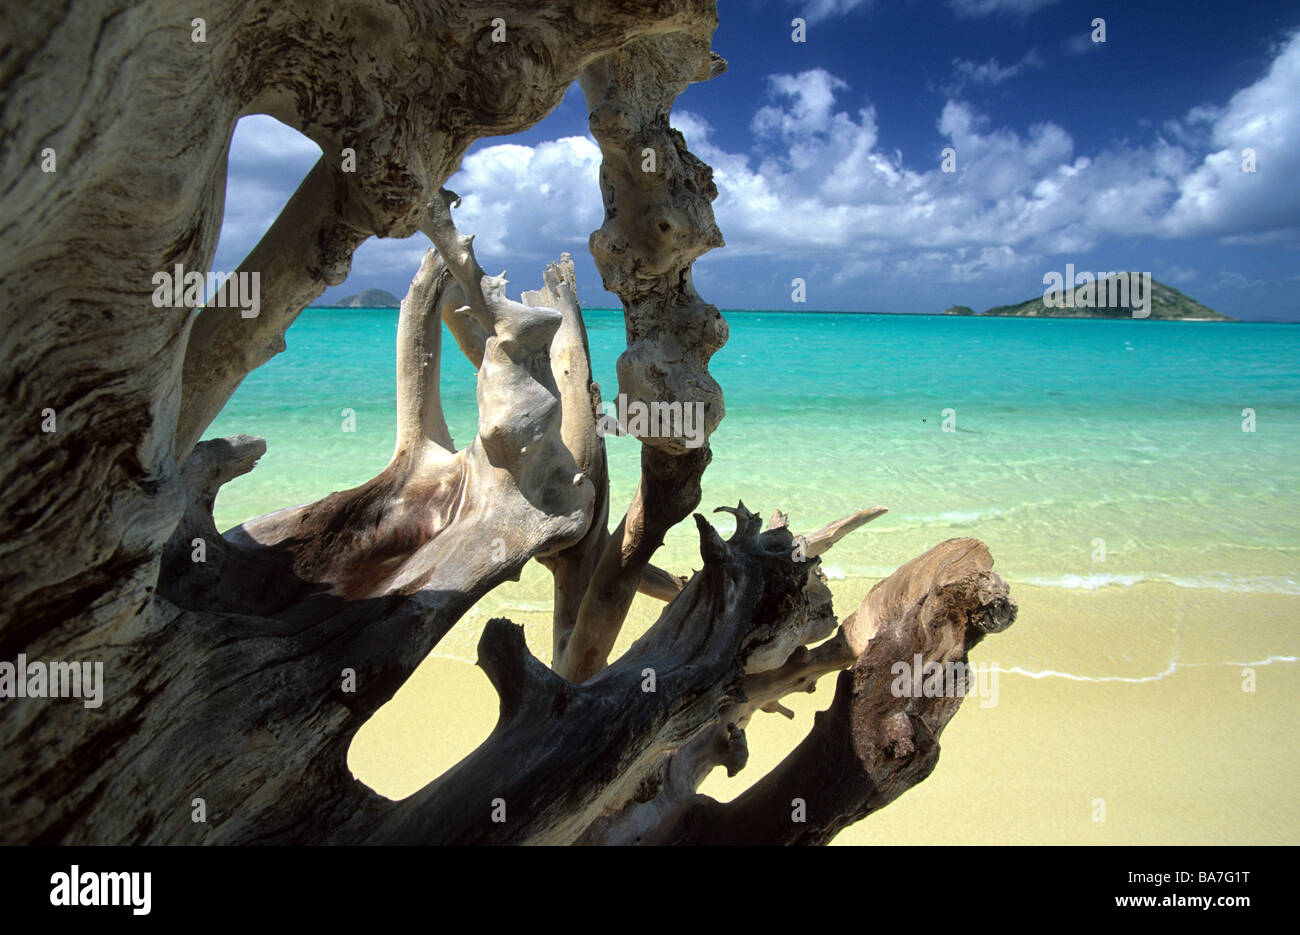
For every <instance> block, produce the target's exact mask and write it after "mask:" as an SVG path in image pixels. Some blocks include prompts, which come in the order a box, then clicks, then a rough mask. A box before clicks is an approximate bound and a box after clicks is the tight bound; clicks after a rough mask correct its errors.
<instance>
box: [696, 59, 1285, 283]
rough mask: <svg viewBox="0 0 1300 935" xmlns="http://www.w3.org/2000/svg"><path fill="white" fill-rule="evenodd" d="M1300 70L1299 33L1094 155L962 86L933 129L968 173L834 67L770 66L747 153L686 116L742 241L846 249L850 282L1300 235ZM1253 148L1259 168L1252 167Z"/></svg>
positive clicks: (719, 209) (736, 242)
mask: <svg viewBox="0 0 1300 935" xmlns="http://www.w3.org/2000/svg"><path fill="white" fill-rule="evenodd" d="M1022 67H1026V66H1023V63H1022ZM1004 71H1005V69H1004ZM972 74H974V70H972ZM989 74H990V76H991V75H992V71H991V70H990V72H989ZM1297 86H1300V36H1296V37H1292V38H1291V40H1290V41H1289V42H1287V43H1286V44H1285V45H1284V46H1283V47H1282V49H1281V51H1280V52H1279V55H1278V57H1277V59H1276V60H1275V61H1274V63H1273V65H1272V67H1271V69H1270V70H1269V72H1268V74H1267V75H1265V76H1264V78H1262V79H1261V80H1260V81H1258V82H1257V83H1256V84H1254V85H1252V86H1250V87H1249V88H1246V89H1244V90H1242V91H1240V92H1239V93H1238V94H1236V95H1235V96H1234V97H1233V98H1232V99H1231V100H1230V101H1229V102H1228V104H1227V105H1226V106H1223V107H1219V108H1216V107H1208V106H1203V107H1197V108H1193V109H1192V110H1191V111H1189V112H1188V114H1187V115H1186V116H1185V117H1184V118H1183V120H1182V121H1176V122H1175V123H1174V127H1175V128H1179V129H1181V131H1182V132H1181V134H1180V135H1179V138H1177V139H1175V140H1174V141H1172V142H1171V141H1169V140H1167V139H1165V135H1162V136H1160V137H1158V138H1157V139H1155V140H1154V141H1152V142H1150V143H1148V144H1146V145H1143V146H1139V147H1125V148H1103V149H1101V150H1100V151H1099V152H1095V153H1093V154H1091V155H1088V154H1080V153H1077V152H1076V145H1075V141H1074V139H1073V138H1072V137H1071V135H1070V134H1069V132H1067V130H1066V129H1065V128H1063V127H1061V126H1059V125H1057V124H1055V123H1051V122H1046V123H1042V124H1038V125H1035V126H1032V127H1030V128H1029V129H1028V130H1027V131H1026V132H1024V133H1017V132H1015V131H1013V130H1009V129H1005V128H996V127H991V126H989V121H988V120H987V118H985V117H984V116H983V115H981V114H980V113H979V112H978V111H977V110H976V109H975V108H973V107H972V106H971V105H970V104H968V103H965V102H962V101H958V100H949V101H948V102H947V103H946V104H945V105H944V107H943V110H942V112H941V113H940V115H939V119H938V122H937V130H938V131H939V134H940V135H941V136H942V137H943V139H944V140H945V142H946V145H948V146H951V147H952V149H954V150H955V152H956V160H957V171H956V172H955V173H945V172H943V171H942V168H941V165H940V154H939V153H938V152H936V153H934V154H933V159H932V160H931V161H930V162H929V165H928V166H925V165H918V164H916V163H915V162H914V163H913V164H911V165H909V164H907V163H905V162H904V160H903V159H902V157H901V156H900V154H898V153H897V152H890V151H888V150H887V149H885V148H884V147H882V146H881V145H880V140H879V130H878V127H877V123H876V114H875V111H874V108H871V107H870V106H868V107H864V108H861V109H859V110H857V112H856V113H851V112H849V111H848V110H847V109H845V108H844V107H843V106H842V105H841V104H840V101H841V100H842V99H843V98H844V97H845V96H847V95H848V94H849V93H850V92H851V89H850V88H849V86H848V85H847V83H846V82H844V81H843V80H842V79H840V78H838V77H836V76H834V75H831V74H829V73H827V72H825V71H823V70H821V69H813V70H810V71H805V72H802V73H799V74H787V75H777V76H773V77H772V78H771V79H770V81H769V96H770V102H769V103H768V104H766V105H765V106H764V107H763V108H762V109H760V110H759V111H758V113H757V114H756V115H755V117H754V120H753V122H752V125H751V129H752V132H753V134H754V141H755V144H754V147H753V150H752V151H751V152H749V153H734V152H727V151H724V150H723V149H721V148H719V147H718V146H715V145H714V144H713V143H712V139H711V130H710V128H709V127H708V125H707V123H705V121H703V120H702V119H700V118H699V117H696V116H694V115H679V116H678V117H677V122H678V126H679V128H680V129H682V131H683V133H684V134H685V136H686V138H687V140H688V142H689V143H690V145H691V146H692V148H693V149H695V150H696V151H698V152H699V153H700V155H701V156H702V157H704V158H705V159H707V160H708V161H709V162H711V163H712V164H713V165H714V168H715V175H716V179H717V182H718V188H719V192H720V195H719V199H718V201H717V203H716V204H715V212H716V213H717V216H718V220H719V223H720V225H721V226H722V229H723V230H724V231H725V232H726V236H727V240H728V244H729V245H731V246H730V247H729V249H728V253H729V254H731V255H740V256H744V255H760V254H762V255H783V256H787V257H798V256H803V257H806V258H808V259H809V260H811V259H813V258H816V257H821V258H824V256H825V251H826V250H827V249H835V250H837V251H838V252H839V255H840V257H841V260H842V262H841V264H840V266H839V267H838V272H837V273H836V274H835V279H836V282H837V284H841V283H845V282H848V281H851V280H852V279H854V278H857V277H862V276H868V275H874V274H878V273H879V272H880V271H881V270H882V269H885V268H887V269H889V270H890V271H891V272H893V273H895V274H898V275H908V274H915V275H918V276H921V275H924V276H937V277H941V278H942V277H947V276H950V275H951V276H957V277H960V278H968V279H969V278H976V279H977V278H981V277H983V276H986V275H988V276H992V275H996V274H999V273H1005V272H1006V271H1007V270H1009V269H1013V268H1017V267H1027V266H1031V265H1032V264H1034V263H1036V262H1038V261H1039V259H1040V258H1041V257H1042V256H1044V255H1049V254H1061V253H1075V252H1081V251H1086V250H1091V249H1094V248H1096V247H1097V246H1098V245H1099V244H1101V243H1104V242H1105V241H1107V240H1112V239H1114V238H1118V237H1131V236H1135V235H1146V236H1151V237H1166V238H1195V237H1217V238H1221V239H1223V240H1224V241H1225V242H1228V241H1232V242H1249V240H1248V238H1263V240H1264V241H1266V242H1275V241H1277V240H1295V239H1296V238H1297V234H1298V233H1300V230H1298V227H1300V225H1297V218H1300V186H1296V185H1295V184H1294V179H1295V178H1296V177H1298V176H1300V99H1297V98H1296V96H1295V95H1294V93H1293V89H1294V88H1295V87H1297ZM1168 135H1173V134H1168ZM1196 141H1201V142H1202V144H1203V145H1201V146H1194V145H1193V144H1194V143H1195V142H1196ZM1247 147H1250V148H1253V149H1254V151H1255V153H1256V161H1257V167H1258V171H1257V172H1255V173H1253V174H1252V173H1248V172H1243V171H1242V150H1243V149H1244V148H1247ZM1207 149H1208V151H1207Z"/></svg>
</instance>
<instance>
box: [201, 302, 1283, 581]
mask: <svg viewBox="0 0 1300 935" xmlns="http://www.w3.org/2000/svg"><path fill="white" fill-rule="evenodd" d="M725 314H726V317H727V320H728V322H729V324H730V328H731V337H730V340H729V341H728V343H727V344H726V345H725V346H724V347H723V348H722V350H721V351H719V353H718V354H717V355H716V356H715V357H714V358H713V361H712V364H711V367H710V369H711V372H712V373H713V374H714V376H715V377H716V378H717V380H718V382H719V383H720V384H721V385H722V387H723V392H724V394H725V400H726V418H725V419H724V420H723V422H722V424H721V426H720V427H719V429H718V431H717V432H716V433H715V434H714V436H713V440H712V446H713V451H714V458H713V463H712V465H711V466H710V468H709V470H708V472H707V473H706V474H705V479H704V499H703V501H702V503H701V508H702V509H704V510H705V511H709V510H712V509H713V508H714V507H716V506H723V505H734V504H735V502H736V501H737V500H738V499H740V500H743V501H744V502H745V504H746V505H747V506H748V507H749V508H750V509H754V510H757V511H758V512H760V513H762V514H763V515H767V514H770V512H771V511H772V510H773V509H774V508H778V507H779V508H781V509H783V510H785V511H786V512H787V513H789V514H790V516H791V521H792V524H793V525H794V527H795V528H796V529H799V530H812V529H815V528H817V527H818V526H820V525H822V524H824V523H826V522H829V521H831V520H833V519H836V518H838V517H840V516H842V515H844V514H847V513H850V512H852V511H853V510H856V509H859V508H861V507H864V506H870V505H873V504H876V503H879V504H882V505H884V506H887V507H889V509H890V513H889V514H888V515H886V516H885V517H883V518H882V519H879V520H877V521H875V522H874V523H873V524H872V525H871V526H869V527H867V528H866V529H865V530H864V531H862V532H860V533H858V534H856V535H855V536H853V537H850V538H849V539H847V540H845V541H844V542H843V543H841V544H840V545H839V546H838V547H837V548H836V549H835V550H834V551H833V552H832V553H830V555H829V556H828V557H827V559H826V566H827V572H828V574H830V576H831V577H832V578H834V577H836V576H847V577H864V576H865V577H870V578H877V577H881V576H883V575H885V574H888V573H889V572H890V571H892V570H893V568H895V567H896V566H897V565H898V564H899V563H900V562H901V561H903V560H905V559H906V558H908V557H910V556H912V555H915V554H918V553H919V552H921V551H924V550H925V549H926V548H928V547H929V546H930V545H932V544H933V543H934V542H936V541H939V540H941V539H944V538H948V537H951V536H967V535H974V536H978V537H980V538H982V539H984V540H985V541H986V542H987V543H988V544H989V546H990V548H991V549H992V550H993V555H994V557H995V559H996V560H997V562H998V566H999V568H1000V569H1001V571H1002V573H1003V574H1004V575H1005V576H1006V577H1007V578H1008V579H1009V580H1012V581H1025V582H1029V583H1034V584H1040V585H1047V586H1052V587H1062V588H1097V587H1124V586H1128V585H1132V584H1134V583H1136V582H1139V581H1147V580H1163V581H1170V582H1173V583H1175V584H1177V585H1178V586H1180V587H1184V588H1193V589H1195V588H1210V589H1219V590H1227V591H1240V592H1253V591H1262V592H1272V593H1281V594H1300V567H1298V564H1300V563H1298V562H1297V558H1300V509H1298V507H1300V327H1296V326H1293V325H1269V324H1208V323H1179V322H1151V321H1103V320H1065V319H1054V320H1048V319H1019V318H994V319H980V318H967V317H955V316H954V317H939V316H895V315H854V314H824V313H804V312H800V313H789V312H755V311H743V312H734V311H733V312H726V313H725ZM585 318H586V321H587V328H588V332H589V336H590V342H591V352H592V358H593V362H594V369H595V372H596V376H597V379H598V380H599V382H600V384H601V388H602V395H603V397H604V398H605V399H606V400H610V401H611V402H612V399H613V397H614V396H615V395H616V393H617V389H616V387H617V380H616V378H615V375H614V367H615V361H616V359H617V357H618V354H619V352H620V351H621V350H622V347H623V343H624V333H623V324H622V317H621V314H619V313H617V312H612V311H606V310H591V311H587V312H585ZM396 327H397V312H396V310H393V309H349V310H339V309H309V310H307V311H306V312H304V313H303V315H302V317H301V318H300V319H299V320H298V322H297V323H295V324H294V325H293V327H292V329H291V330H290V331H289V334H288V344H289V349H288V351H287V352H285V353H283V354H280V355H279V356H277V357H276V358H274V359H273V360H272V361H271V362H270V363H269V364H267V365H266V366H264V367H262V368H261V369H259V370H257V371H255V372H254V373H252V374H251V375H250V376H249V377H248V379H247V380H246V381H245V382H244V384H243V385H242V386H241V387H240V388H239V390H238V391H237V392H236V393H235V395H234V398H233V399H232V400H231V401H230V403H229V405H228V406H227V407H226V409H225V410H224V411H223V412H222V414H221V416H220V417H219V419H218V420H217V421H216V423H214V425H213V426H212V427H211V429H210V430H209V432H208V437H214V436H221V435H228V434H234V433H237V432H248V433H251V434H256V435H261V436H263V437H265V438H266V440H267V443H268V451H267V454H266V456H265V457H264V458H263V459H262V462H261V463H260V464H259V466H258V467H257V469H256V470H255V471H253V472H252V474H250V475H247V476H245V477H243V478H240V479H238V480H236V481H234V482H233V483H231V484H229V485H227V486H226V487H225V488H224V489H223V490H222V492H221V495H220V497H219V499H218V501H217V509H216V512H217V520H218V526H219V527H220V528H223V529H224V528H227V527H228V526H231V525H234V524H236V523H238V522H240V521H242V520H244V519H247V518H249V517H252V516H256V515H258V514H260V513H263V512H269V511H270V510H273V509H277V508H279V507H282V506H289V505H293V504H296V503H304V502H308V501H310V500H313V499H316V498H319V497H321V496H324V495H325V494H327V493H330V492H331V491H334V490H340V489H345V488H347V487H350V486H353V485H355V484H358V483H360V482H361V481H363V480H365V479H367V478H368V477H370V476H371V475H372V474H374V473H375V472H376V471H378V470H380V469H381V468H382V467H383V466H384V465H385V464H386V463H387V461H388V459H389V457H390V455H391V454H392V449H393V442H394V438H395V435H394V428H393V407H394V399H395V396H394V394H395V378H394V366H395V364H394V336H395V334H396ZM447 346H450V349H451V351H452V353H451V354H449V355H446V357H445V360H444V373H443V401H444V406H445V409H446V412H447V421H448V424H449V426H450V428H451V431H452V435H453V438H454V439H455V441H456V443H457V445H461V444H464V443H466V442H468V441H469V440H470V439H471V438H472V436H473V433H474V430H475V426H476V419H477V415H476V409H475V402H474V372H473V370H472V369H471V367H470V366H469V364H468V362H467V361H465V360H464V358H463V357H461V356H460V355H459V353H458V352H456V351H455V348H454V345H450V342H448V345H445V347H447ZM349 409H350V410H352V411H353V412H355V420H354V422H355V431H351V432H345V431H344V430H343V428H344V422H345V415H346V414H345V412H344V410H349ZM1252 423H1253V424H1252ZM638 449H639V443H637V442H636V441H635V440H633V439H630V438H614V437H610V438H608V439H607V450H608V452H609V456H610V466H611V482H612V485H613V504H614V506H615V508H616V509H617V508H618V507H619V506H621V505H625V504H626V503H627V502H628V501H629V500H630V498H631V494H632V491H633V489H634V487H635V483H636V477H637V470H638V465H639V461H638ZM616 519H617V517H613V520H615V521H616ZM718 522H719V523H721V524H723V525H727V523H728V522H729V520H728V518H727V517H725V516H720V517H719V518H718ZM686 526H687V527H688V528H687V529H684V530H677V532H678V533H680V535H675V536H674V537H672V538H671V539H670V541H669V542H668V544H667V546H666V548H667V550H668V551H667V553H666V556H665V557H666V558H668V557H670V558H674V559H680V560H681V561H684V562H689V561H690V559H691V558H692V557H693V554H694V533H693V530H692V529H690V528H689V524H686Z"/></svg>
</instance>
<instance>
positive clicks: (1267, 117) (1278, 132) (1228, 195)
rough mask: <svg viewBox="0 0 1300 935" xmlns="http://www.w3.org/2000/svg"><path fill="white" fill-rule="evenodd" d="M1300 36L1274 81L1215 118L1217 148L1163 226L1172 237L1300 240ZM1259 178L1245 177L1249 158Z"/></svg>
mask: <svg viewBox="0 0 1300 935" xmlns="http://www.w3.org/2000/svg"><path fill="white" fill-rule="evenodd" d="M1296 88H1300V33H1295V34H1293V35H1292V36H1291V37H1290V39H1289V41H1287V42H1286V44H1285V45H1284V46H1283V47H1282V49H1281V51H1280V52H1279V54H1278V56H1277V58H1275V59H1274V60H1273V64H1272V67H1271V68H1270V69H1269V71H1268V73H1267V74H1266V75H1265V76H1264V77H1263V78H1261V79H1260V80H1259V81H1257V82H1256V83H1255V84H1253V85H1251V86H1250V87H1248V88H1245V89H1243V90H1241V91H1238V92H1237V93H1236V94H1234V95H1233V96H1232V99H1231V100H1230V101H1228V104H1227V106H1225V107H1224V108H1223V109H1222V110H1220V111H1217V112H1213V118H1212V123H1211V129H1210V140H1211V145H1213V146H1214V147H1215V148H1214V150H1213V151H1212V152H1210V153H1208V154H1207V155H1206V156H1204V157H1203V158H1202V159H1201V161H1200V164H1199V165H1198V166H1196V167H1195V169H1193V170H1192V171H1190V172H1188V173H1187V174H1185V175H1183V176H1182V177H1181V178H1180V179H1179V180H1178V195H1177V200H1176V201H1175V202H1174V204H1173V205H1172V207H1171V208H1170V209H1169V212H1168V215H1167V216H1166V217H1165V218H1164V219H1163V222H1162V230H1163V232H1164V233H1167V234H1169V235H1171V236H1181V237H1186V236H1196V235H1209V236H1223V235H1234V236H1237V237H1252V236H1253V237H1260V236H1264V237H1268V236H1279V233H1278V232H1288V231H1289V232H1294V230H1295V228H1296V227H1297V224H1298V223H1300V222H1298V220H1297V219H1300V184H1298V183H1297V179H1300V95H1297V94H1296ZM1246 149H1252V150H1254V153H1255V172H1253V173H1252V172H1244V171H1242V165H1243V161H1244V157H1243V150H1246Z"/></svg>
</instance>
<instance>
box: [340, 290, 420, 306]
mask: <svg viewBox="0 0 1300 935" xmlns="http://www.w3.org/2000/svg"><path fill="white" fill-rule="evenodd" d="M401 304H402V302H401V300H400V299H398V297H397V296H395V295H393V294H392V293H391V292H387V291H385V290H384V289H367V290H366V291H365V292H358V293H357V294H356V295H350V296H348V297H347V298H346V299H340V300H339V301H337V302H335V303H334V304H333V305H326V306H324V308H397V307H398V306H399V305H401Z"/></svg>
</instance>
